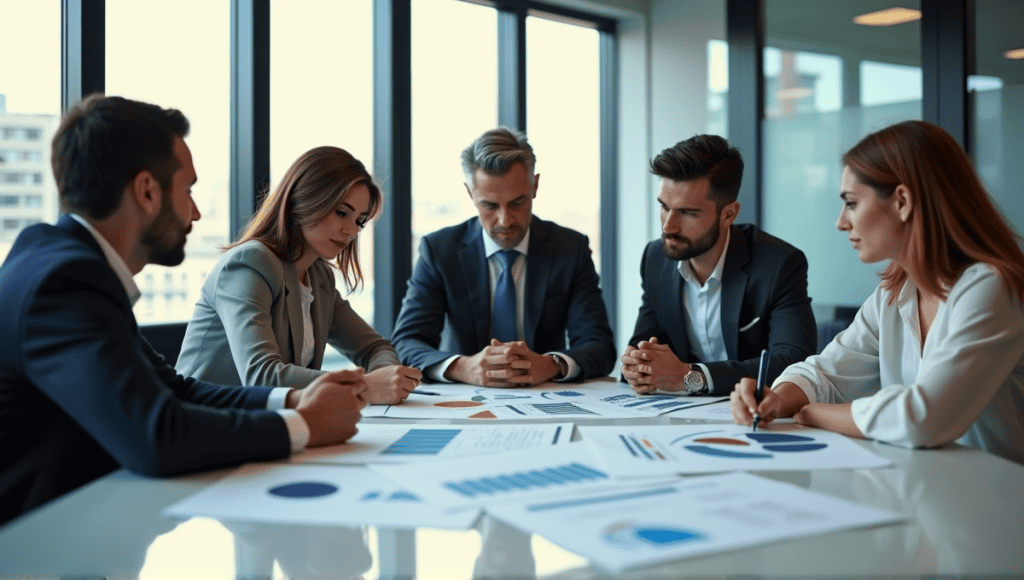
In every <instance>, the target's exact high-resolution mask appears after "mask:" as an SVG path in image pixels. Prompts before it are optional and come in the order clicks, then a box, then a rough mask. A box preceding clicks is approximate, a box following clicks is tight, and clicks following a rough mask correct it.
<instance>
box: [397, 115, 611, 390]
mask: <svg viewBox="0 0 1024 580" xmlns="http://www.w3.org/2000/svg"><path fill="white" fill-rule="evenodd" d="M535 165H536V158H535V156H534V154H533V148H532V147H531V146H530V144H529V143H528V142H527V140H526V137H525V136H524V135H522V134H521V133H518V132H515V131H512V130H509V129H507V128H505V127H499V128H497V129H493V130H490V131H487V132H485V133H484V134H483V135H481V136H480V137H478V138H477V139H476V140H475V141H473V143H471V144H470V145H469V147H467V148H466V149H465V150H464V151H463V152H462V169H463V173H464V174H465V176H466V184H465V186H466V191H467V192H468V193H469V197H470V199H472V200H473V204H474V205H475V206H476V208H477V212H478V213H479V217H478V218H477V217H474V218H471V219H469V220H466V221H465V222H463V223H461V224H458V225H455V226H451V227H447V228H444V229H441V230H439V231H437V232H434V233H432V234H430V235H427V236H425V237H424V238H423V239H422V241H421V242H420V257H419V261H418V262H417V263H416V267H415V269H414V271H413V274H412V278H411V279H410V280H409V284H408V290H407V291H406V295H405V299H404V300H403V301H402V310H401V313H400V314H399V316H398V320H397V322H396V323H395V332H394V335H393V336H392V342H393V343H394V345H395V348H396V349H397V350H398V354H399V356H401V358H402V361H403V362H404V363H405V364H407V365H410V366H414V367H418V368H420V369H423V371H424V376H425V377H426V378H427V379H428V380H433V381H436V382H458V383H468V384H474V385H483V386H490V387H518V386H530V385H535V384H538V383H542V382H545V381H550V380H556V381H573V380H584V379H588V378H591V377H599V376H605V375H607V374H608V373H610V372H611V370H612V367H613V366H614V363H615V343H614V341H613V339H612V331H611V327H610V326H609V324H608V313H607V310H606V309H605V305H604V300H603V299H602V297H601V289H600V287H599V278H598V275H597V270H596V269H595V268H594V261H593V259H592V258H591V253H590V247H589V243H588V240H587V237H586V236H584V235H583V234H581V233H579V232H576V231H574V230H571V229H568V228H564V227H562V226H559V225H557V224H555V223H553V222H549V221H545V220H542V219H540V218H538V217H536V216H534V215H533V200H534V198H536V196H537V187H538V184H539V183H540V175H537V174H534V167H535ZM567 335H568V340H569V344H568V348H566V336H567Z"/></svg>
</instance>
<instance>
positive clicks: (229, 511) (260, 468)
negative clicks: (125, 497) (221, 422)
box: [164, 463, 478, 530]
mask: <svg viewBox="0 0 1024 580" xmlns="http://www.w3.org/2000/svg"><path fill="white" fill-rule="evenodd" d="M414 488H415V486H414V485H409V486H404V485H397V484H395V483H393V482H391V481H389V480H387V479H385V478H383V477H381V476H379V475H377V474H375V473H373V472H371V471H370V470H368V469H366V468H365V467H355V466H340V465H295V464H289V463H252V464H249V465H245V466H243V467H240V468H239V469H237V470H235V471H234V472H232V473H231V474H230V475H228V476H226V477H224V478H223V479H221V480H220V481H218V482H217V483H215V484H213V485H211V486H210V487H208V488H206V489H204V490H203V491H200V492H199V493H197V494H195V495H193V496H191V497H188V498H186V499H184V500H182V501H180V502H178V503H177V504H174V505H172V506H170V507H168V508H167V509H166V510H165V512H164V514H165V515H167V516H171V517H178V518H190V517H193V516H203V517H210V518H215V519H220V520H224V521H236V522H266V523H280V524H309V525H320V526H345V525H349V526H357V525H364V524H365V525H375V526H388V527H402V528H413V527H419V526H426V527H432V528H444V529H451V530H465V529H468V528H469V527H470V526H472V525H473V522H474V521H475V520H476V517H477V515H478V513H476V512H473V511H465V512H459V513H457V514H444V513H442V512H441V511H440V510H439V509H437V508H436V507H434V506H432V505H429V504H428V503H426V502H425V501H424V500H423V498H422V497H421V496H420V494H419V493H418V491H416V490H415V489H414Z"/></svg>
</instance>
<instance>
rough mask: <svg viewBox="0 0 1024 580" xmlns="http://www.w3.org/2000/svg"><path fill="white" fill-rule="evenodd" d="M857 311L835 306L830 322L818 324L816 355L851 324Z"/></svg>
mask: <svg viewBox="0 0 1024 580" xmlns="http://www.w3.org/2000/svg"><path fill="white" fill-rule="evenodd" d="M858 310H859V308H858V307H856V306H836V307H835V309H834V310H833V312H832V320H827V321H824V322H819V323H818V354H821V351H823V350H825V347H826V346H828V343H830V342H832V339H833V338H835V337H836V335H837V334H839V333H840V332H842V331H844V330H846V327H848V326H850V324H852V323H853V319H854V317H856V316H857V311H858Z"/></svg>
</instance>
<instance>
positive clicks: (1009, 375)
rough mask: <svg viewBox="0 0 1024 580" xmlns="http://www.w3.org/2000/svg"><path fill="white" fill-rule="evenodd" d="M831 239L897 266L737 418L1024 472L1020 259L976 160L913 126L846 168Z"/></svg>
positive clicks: (746, 382) (873, 138) (897, 128)
mask: <svg viewBox="0 0 1024 580" xmlns="http://www.w3.org/2000/svg"><path fill="white" fill-rule="evenodd" d="M843 162H844V163H845V168H844V169H843V178H842V192H841V193H840V197H841V198H842V200H843V209H842V211H841V212H840V214H839V220H838V222H837V223H836V227H837V228H839V230H840V231H842V232H845V233H846V234H847V235H848V236H849V238H850V242H851V243H852V244H853V247H854V249H855V250H857V252H858V253H859V254H860V259H861V261H863V262H866V263H867V262H878V261H881V260H891V261H892V262H891V263H890V264H889V266H888V268H887V269H886V270H885V271H884V272H883V273H882V274H881V277H882V282H881V284H879V286H878V289H877V290H876V291H875V292H874V294H873V295H872V296H871V297H870V298H868V300H867V302H865V303H864V305H863V306H862V307H861V309H860V311H859V312H858V313H857V316H856V318H855V319H854V321H853V324H852V325H851V326H850V327H849V328H848V329H847V330H845V331H844V332H842V333H840V334H839V335H838V336H836V338H835V339H834V340H833V341H832V342H831V343H830V344H829V345H828V346H827V347H826V348H825V350H824V351H823V352H822V353H821V355H818V356H812V357H810V358H808V359H807V360H806V361H804V362H800V363H796V364H794V365H791V366H790V367H788V368H787V369H786V370H785V371H783V373H782V375H781V376H780V377H779V378H778V379H777V380H776V381H775V382H774V384H772V386H771V387H772V388H771V389H770V390H768V389H766V390H765V394H764V397H763V400H762V401H761V403H760V405H758V404H757V403H756V399H755V396H754V387H755V381H754V380H753V379H743V381H742V382H741V383H740V384H739V385H737V388H736V390H735V391H734V392H733V394H732V415H733V420H734V421H735V422H736V423H739V424H747V425H749V424H751V422H752V417H753V416H754V415H755V414H759V415H760V417H761V423H759V424H765V423H767V422H770V421H771V420H772V419H774V418H777V417H788V416H793V417H794V419H795V421H796V422H797V423H802V424H804V425H809V426H812V427H818V428H822V429H828V430H831V431H837V432H839V433H843V434H846V435H850V436H854V437H867V438H870V439H876V440H879V441H886V442H889V443H893V444H896V445H901V446H905V447H936V446H940V445H944V444H947V443H950V442H953V441H955V442H958V443H961V444H964V445H967V446H970V447H975V448H978V449H983V450H985V451H988V452H991V453H993V454H996V455H999V456H1001V457H1004V458H1006V459H1010V460H1012V461H1015V462H1017V463H1021V464H1024V308H1022V299H1024V254H1022V253H1021V250H1020V247H1019V246H1018V244H1017V241H1018V239H1019V237H1018V236H1017V235H1016V234H1015V233H1014V231H1013V230H1012V229H1011V227H1010V226H1009V225H1007V223H1006V221H1005V220H1004V219H1003V216H1002V215H1001V214H1000V213H999V211H998V210H997V209H996V207H995V205H994V204H993V203H992V200H991V199H990V198H989V197H988V195H987V194H986V192H985V190H984V188H983V187H982V185H981V182H980V181H979V180H978V177H977V175H976V174H975V173H974V170H973V169H972V167H971V163H970V160H969V159H968V158H967V156H966V155H965V154H964V152H963V150H962V149H961V148H960V146H959V145H958V144H957V143H956V141H954V140H953V138H952V137H950V135H949V134H948V133H946V132H945V131H943V130H942V129H940V128H939V127H936V126H934V125H931V124H929V123H925V122H922V121H908V122H904V123H899V124H897V125H893V126H891V127H887V128H885V129H882V130H881V131H878V132H877V133H873V134H871V135H868V136H867V137H865V138H864V139H863V140H862V141H861V142H860V143H858V144H857V145H856V146H854V147H853V148H852V149H850V150H849V151H848V152H847V153H846V154H845V155H844V156H843Z"/></svg>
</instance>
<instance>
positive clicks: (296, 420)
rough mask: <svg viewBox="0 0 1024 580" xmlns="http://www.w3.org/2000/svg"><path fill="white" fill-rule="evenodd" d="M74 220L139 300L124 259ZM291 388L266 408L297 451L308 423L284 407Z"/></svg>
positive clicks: (303, 442) (86, 224)
mask: <svg viewBox="0 0 1024 580" xmlns="http://www.w3.org/2000/svg"><path fill="white" fill-rule="evenodd" d="M69 215H70V216H71V217H72V218H74V220H75V221H76V222H78V223H80V224H82V227H84V228H85V229H86V230H87V231H88V232H89V234H90V235H91V236H92V237H93V238H94V239H95V240H96V243H97V244H99V245H100V249H101V250H102V251H103V256H104V257H106V259H107V263H108V264H110V267H111V269H113V270H114V273H115V274H117V278H118V280H120V281H121V284H122V285H123V286H124V289H125V292H127V293H128V299H129V300H130V301H131V304H132V306H134V305H135V303H136V302H138V301H139V298H140V297H141V296H142V292H140V291H139V287H138V285H137V284H135V279H134V277H133V276H132V272H131V270H129V269H128V265H127V264H125V263H124V260H123V259H122V258H121V256H120V255H119V254H118V253H117V251H116V250H115V249H114V247H113V246H111V245H110V242H108V241H107V240H106V238H104V237H103V235H102V234H100V233H99V232H98V231H96V228H94V227H92V224H90V223H89V222H88V221H87V220H86V219H85V218H83V217H82V216H80V215H78V214H74V213H72V214H69ZM290 390H291V389H289V388H286V387H277V388H274V389H273V390H272V391H271V392H270V397H268V398H267V409H268V410H271V411H277V413H278V414H279V415H281V417H282V418H283V419H284V423H285V426H286V427H287V428H288V439H289V441H290V442H291V448H292V453H298V452H299V451H302V450H303V449H305V448H306V444H308V443H309V425H307V424H306V420H305V419H303V418H302V415H299V413H298V412H297V411H295V410H293V409H285V408H284V406H285V402H286V400H287V397H288V391H290Z"/></svg>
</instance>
